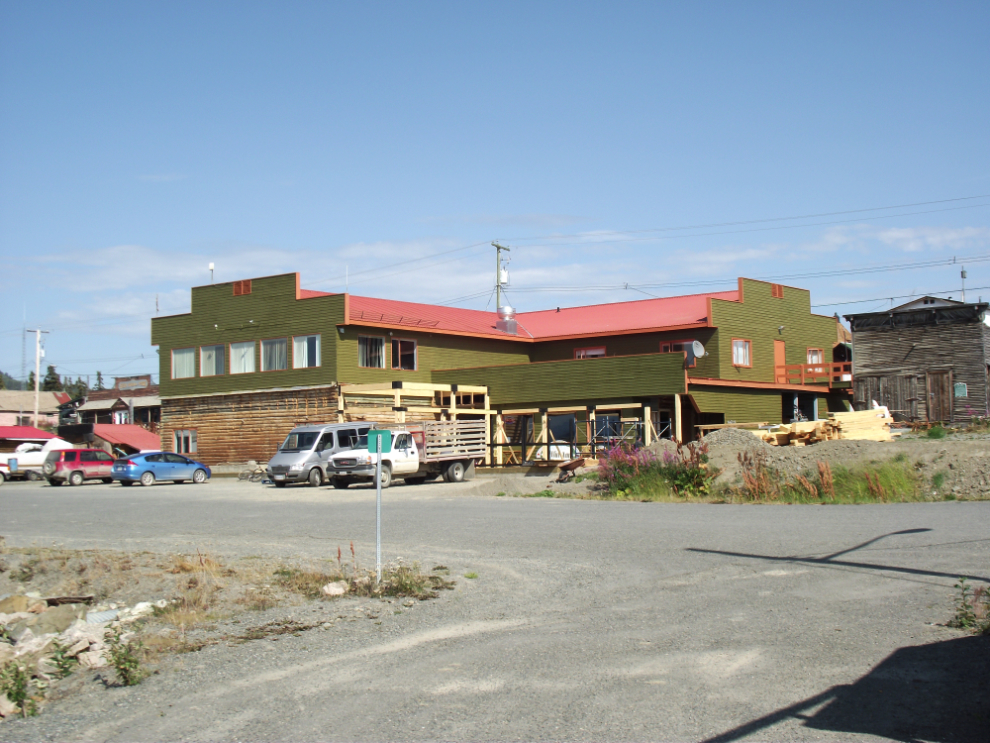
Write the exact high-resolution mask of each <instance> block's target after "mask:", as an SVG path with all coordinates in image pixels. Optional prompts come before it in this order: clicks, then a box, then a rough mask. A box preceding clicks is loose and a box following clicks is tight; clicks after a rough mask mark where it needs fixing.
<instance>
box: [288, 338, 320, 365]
mask: <svg viewBox="0 0 990 743" xmlns="http://www.w3.org/2000/svg"><path fill="white" fill-rule="evenodd" d="M319 365H320V336H318V335H297V336H296V337H294V338H293V339H292V368H293V369H306V368H308V367H312V366H319Z"/></svg>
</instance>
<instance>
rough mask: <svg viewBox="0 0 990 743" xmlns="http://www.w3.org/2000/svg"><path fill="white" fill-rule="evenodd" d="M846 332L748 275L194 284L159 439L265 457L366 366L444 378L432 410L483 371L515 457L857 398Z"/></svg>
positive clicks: (163, 331)
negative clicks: (705, 282) (451, 300)
mask: <svg viewBox="0 0 990 743" xmlns="http://www.w3.org/2000/svg"><path fill="white" fill-rule="evenodd" d="M503 314H504V313H503ZM695 342H698V343H699V344H700V346H695ZM838 343H839V336H838V334H837V323H836V320H835V318H832V317H825V316H821V315H815V314H813V313H812V312H811V297H810V294H809V292H808V291H807V290H804V289H798V288H793V287H786V286H782V285H779V284H769V283H766V282H762V281H752V280H749V279H739V284H738V288H737V289H735V290H733V291H726V292H713V293H706V294H695V295H690V296H682V297H667V298H662V299H645V300H641V301H635V302H617V303H614V304H605V305H597V306H590V307H572V308H558V309H552V310H544V311H538V312H521V313H518V314H514V315H513V316H503V317H500V316H499V315H497V314H496V313H495V312H482V311H477V310H465V309H458V308H451V307H440V306H436V305H428V304H417V303H412V302H399V301H395V300H388V299H378V298H373V297H360V296H354V295H351V294H346V293H345V294H329V293H325V292H317V291H309V290H305V289H301V288H300V286H299V276H298V274H284V275H281V276H270V277H264V278H256V279H253V280H251V279H249V280H244V281H236V282H232V283H224V284H215V285H210V286H203V287H196V288H194V289H193V290H192V308H191V312H189V313H188V314H184V315H175V316H171V317H156V318H154V319H153V320H152V344H154V345H157V346H158V347H159V354H160V377H161V378H160V394H161V400H162V414H161V415H162V419H161V429H162V444H163V447H164V448H167V449H174V450H177V451H180V452H189V453H196V454H197V456H198V458H199V459H201V460H202V461H205V462H207V463H210V464H213V463H216V462H222V461H243V460H245V459H257V460H263V459H267V458H268V457H270V456H271V454H272V453H273V452H274V450H275V448H276V447H277V445H278V443H279V442H280V441H281V440H282V438H283V437H284V436H285V434H286V433H287V432H288V430H289V429H290V428H291V427H292V426H293V425H296V424H299V423H314V422H322V421H332V420H335V419H337V418H338V417H339V416H343V417H345V418H348V419H350V417H352V416H357V415H365V414H366V411H365V412H360V411H358V410H357V409H356V408H355V409H354V410H352V409H351V408H349V407H348V406H347V405H344V406H343V407H341V402H340V401H341V395H340V390H341V386H342V385H344V390H345V398H346V399H348V400H356V397H355V396H354V395H349V394H347V393H346V390H347V387H346V385H355V384H357V385H362V386H363V385H386V386H387V385H391V384H393V383H395V384H398V383H403V384H405V385H407V389H408V386H409V385H414V384H417V383H419V384H428V385H434V386H443V387H444V388H445V389H446V393H444V392H442V391H438V392H437V393H436V399H434V400H424V404H423V406H422V410H421V411H418V412H423V413H424V414H428V415H431V416H432V415H435V416H444V415H449V414H450V412H451V407H453V406H455V405H457V404H461V405H464V404H471V403H469V402H468V401H465V400H459V399H458V398H459V397H462V396H459V395H458V394H457V388H458V386H461V387H463V386H470V387H473V388H483V389H487V390H488V395H487V398H488V403H489V404H490V406H491V412H490V413H487V415H490V416H491V417H492V418H493V421H492V431H493V438H495V434H496V430H495V429H496V428H497V427H498V426H497V425H496V421H495V420H494V417H495V416H498V420H499V421H500V424H499V425H501V426H502V431H501V433H502V434H504V436H501V438H502V439H504V440H500V441H499V442H498V445H499V446H500V447H502V448H505V449H506V450H507V458H508V459H515V460H518V459H519V457H520V456H522V458H526V448H525V447H526V444H527V443H528V442H532V441H534V440H535V439H538V438H540V437H541V436H542V439H541V440H542V441H544V442H546V441H547V440H548V438H550V434H552V438H553V440H554V441H564V442H567V443H572V444H575V445H587V444H588V443H589V442H588V438H589V437H598V436H599V435H602V434H604V435H606V436H612V435H613V434H614V435H625V434H626V433H627V432H628V431H629V430H632V429H637V427H638V429H637V430H638V431H639V434H638V435H640V436H641V437H642V438H644V439H647V440H649V439H650V438H652V437H655V436H673V437H676V438H679V439H690V438H693V437H694V435H695V433H696V426H697V425H699V424H704V423H723V422H727V421H738V422H742V421H767V422H781V421H783V420H787V421H789V420H790V419H791V418H792V417H794V416H795V415H797V414H799V413H800V414H803V415H805V416H806V417H808V418H813V417H815V416H816V415H818V414H822V415H824V413H825V410H826V408H827V409H828V410H835V409H846V404H847V401H848V399H849V390H848V389H844V388H848V387H849V374H848V372H849V368H848V365H846V366H845V367H843V366H842V365H841V364H839V365H835V364H833V363H832V358H833V349H834V348H835V347H836V346H837V345H838ZM696 348H700V352H699V353H695V349H696ZM437 389H438V390H439V387H437ZM355 405H357V402H355ZM403 412H406V411H403ZM416 412H417V411H412V410H410V411H408V413H409V415H407V416H406V418H407V420H410V419H411V418H410V417H409V416H411V415H413V414H414V413H416ZM459 412H460V414H463V413H464V411H463V409H462V410H460V411H459ZM387 413H389V414H390V413H391V409H387ZM544 431H548V432H549V433H547V434H544ZM582 439H583V440H582ZM493 445H494V444H493ZM509 450H511V453H510V452H509ZM499 451H501V449H499ZM497 459H499V457H493V460H497Z"/></svg>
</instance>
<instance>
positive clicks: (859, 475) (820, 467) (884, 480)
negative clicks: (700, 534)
mask: <svg viewBox="0 0 990 743" xmlns="http://www.w3.org/2000/svg"><path fill="white" fill-rule="evenodd" d="M739 463H740V465H741V466H742V484H741V485H740V486H738V487H735V488H728V489H727V490H726V496H727V500H728V501H729V502H750V503H886V502H890V501H898V502H903V501H918V500H921V499H922V488H921V478H920V476H919V475H918V473H917V472H916V471H915V469H914V468H913V467H912V466H911V465H910V464H909V463H908V462H907V458H906V457H901V458H897V457H895V458H894V459H891V460H889V461H887V462H871V463H870V464H868V465H856V466H852V467H846V466H843V465H836V466H835V467H832V466H831V465H829V464H828V463H827V462H818V463H817V471H816V472H805V473H804V474H801V475H798V476H797V477H794V478H787V477H785V476H783V475H782V474H781V473H780V472H778V471H777V470H775V469H774V468H772V467H771V466H770V465H769V464H768V463H767V456H766V453H765V452H759V453H757V454H751V453H749V452H742V453H740V454H739Z"/></svg>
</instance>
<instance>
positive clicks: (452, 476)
mask: <svg viewBox="0 0 990 743" xmlns="http://www.w3.org/2000/svg"><path fill="white" fill-rule="evenodd" d="M465 470H466V468H465V467H464V462H451V463H450V464H449V465H448V466H447V473H446V475H445V476H444V479H445V480H446V481H447V482H463V481H464V472H465Z"/></svg>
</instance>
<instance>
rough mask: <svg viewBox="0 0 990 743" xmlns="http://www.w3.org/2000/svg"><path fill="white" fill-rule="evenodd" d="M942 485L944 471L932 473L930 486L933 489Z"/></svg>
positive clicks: (943, 484) (938, 488) (939, 488)
mask: <svg viewBox="0 0 990 743" xmlns="http://www.w3.org/2000/svg"><path fill="white" fill-rule="evenodd" d="M943 487H945V473H944V472H936V473H935V474H934V475H932V488H933V489H934V490H941V489H942V488H943Z"/></svg>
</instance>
